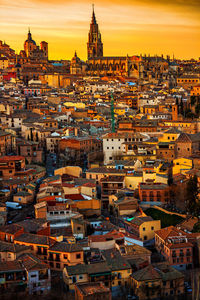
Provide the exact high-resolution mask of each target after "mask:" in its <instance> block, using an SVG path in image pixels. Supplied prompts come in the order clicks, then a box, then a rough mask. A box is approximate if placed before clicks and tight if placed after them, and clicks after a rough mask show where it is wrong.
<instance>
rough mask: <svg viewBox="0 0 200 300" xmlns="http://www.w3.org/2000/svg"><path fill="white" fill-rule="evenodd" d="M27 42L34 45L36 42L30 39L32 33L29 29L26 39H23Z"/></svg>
mask: <svg viewBox="0 0 200 300" xmlns="http://www.w3.org/2000/svg"><path fill="white" fill-rule="evenodd" d="M29 42H31V43H33V44H34V45H36V42H35V41H34V40H33V39H32V34H31V32H30V30H29V31H28V38H27V40H25V42H24V43H29Z"/></svg>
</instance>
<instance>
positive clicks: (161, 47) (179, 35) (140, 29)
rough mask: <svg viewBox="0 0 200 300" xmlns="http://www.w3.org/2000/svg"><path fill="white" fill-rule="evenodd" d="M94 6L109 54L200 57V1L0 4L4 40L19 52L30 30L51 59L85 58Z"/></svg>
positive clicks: (7, 0)
mask: <svg viewBox="0 0 200 300" xmlns="http://www.w3.org/2000/svg"><path fill="white" fill-rule="evenodd" d="M92 3H94V4H95V13H96V18H97V22H98V24H99V28H100V32H101V35H102V41H103V44H104V55H105V56H106V55H109V56H118V55H119V56H121V55H127V54H128V55H137V54H140V53H142V54H145V53H146V54H147V55H148V54H151V55H154V54H158V55H160V54H161V53H163V54H164V55H166V54H170V55H171V56H172V55H173V53H174V55H175V57H178V58H187V59H189V58H192V57H193V58H198V57H200V0H188V1H186V0H123V1H120V0H96V1H94V2H91V1H87V0H86V1H85V0H78V1H77V0H74V1H69V0H15V1H14V0H0V6H1V7H0V40H3V41H4V40H5V41H6V43H7V44H9V45H10V46H11V48H13V49H15V50H16V51H17V53H18V52H19V51H20V50H21V49H23V43H24V40H25V39H26V37H27V31H28V27H30V28H31V33H32V37H33V39H34V40H35V41H36V43H38V44H39V42H40V41H42V40H45V41H47V42H48V43H49V57H50V59H61V58H62V59H71V58H72V56H73V55H74V51H75V50H76V51H77V54H78V56H79V57H80V58H81V59H86V55H87V52H86V43H87V38H88V30H89V24H90V21H91V14H92Z"/></svg>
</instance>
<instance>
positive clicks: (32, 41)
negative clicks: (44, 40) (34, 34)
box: [24, 39, 36, 45]
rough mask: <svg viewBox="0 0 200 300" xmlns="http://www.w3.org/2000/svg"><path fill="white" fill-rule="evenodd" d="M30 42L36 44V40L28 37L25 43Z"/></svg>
mask: <svg viewBox="0 0 200 300" xmlns="http://www.w3.org/2000/svg"><path fill="white" fill-rule="evenodd" d="M30 42H31V43H33V44H34V45H36V42H35V41H34V40H32V39H31V40H29V39H27V40H25V42H24V43H30Z"/></svg>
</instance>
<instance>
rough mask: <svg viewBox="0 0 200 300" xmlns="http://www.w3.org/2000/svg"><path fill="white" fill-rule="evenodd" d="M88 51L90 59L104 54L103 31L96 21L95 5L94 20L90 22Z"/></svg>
mask: <svg viewBox="0 0 200 300" xmlns="http://www.w3.org/2000/svg"><path fill="white" fill-rule="evenodd" d="M87 53H88V59H90V58H95V57H102V56H103V43H102V42H101V33H100V31H99V26H98V24H97V22H96V17H95V13H94V5H93V12H92V21H91V23H90V31H89V34H88V43H87Z"/></svg>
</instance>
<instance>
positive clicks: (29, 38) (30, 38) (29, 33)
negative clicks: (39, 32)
mask: <svg viewBox="0 0 200 300" xmlns="http://www.w3.org/2000/svg"><path fill="white" fill-rule="evenodd" d="M28 40H29V41H31V40H32V35H31V31H30V27H29V28H28Z"/></svg>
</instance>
